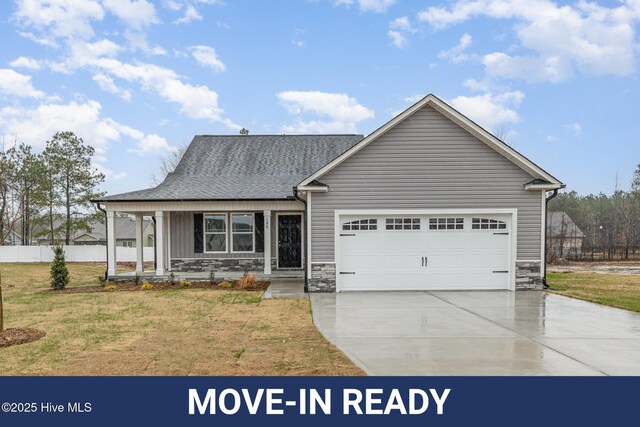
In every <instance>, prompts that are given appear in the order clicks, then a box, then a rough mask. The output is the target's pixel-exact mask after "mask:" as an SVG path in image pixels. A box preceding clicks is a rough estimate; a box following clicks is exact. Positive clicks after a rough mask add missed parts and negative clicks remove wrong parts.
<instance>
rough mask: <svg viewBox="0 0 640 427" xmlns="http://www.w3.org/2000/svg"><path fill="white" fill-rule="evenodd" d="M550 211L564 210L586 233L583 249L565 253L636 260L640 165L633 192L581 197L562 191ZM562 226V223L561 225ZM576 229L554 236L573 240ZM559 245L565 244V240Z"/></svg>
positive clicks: (639, 253) (639, 245) (639, 228)
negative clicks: (573, 231)
mask: <svg viewBox="0 0 640 427" xmlns="http://www.w3.org/2000/svg"><path fill="white" fill-rule="evenodd" d="M548 208H549V211H564V212H566V213H567V214H568V215H569V217H571V219H572V220H573V222H575V224H576V225H577V226H578V227H579V228H580V229H581V230H582V232H583V233H584V239H583V241H582V248H581V251H576V252H574V253H567V254H562V257H565V258H579V259H608V260H612V259H635V258H637V257H639V256H640V165H638V168H637V169H636V171H635V173H634V175H633V180H632V182H631V188H630V190H629V191H624V190H616V191H614V193H613V194H611V195H606V194H603V193H600V194H598V195H594V194H589V195H588V196H581V195H579V194H578V193H576V192H575V191H571V192H567V193H560V194H558V196H557V197H556V198H554V199H552V200H551V201H550V202H549V206H548ZM560 228H561V229H562V228H563V227H562V225H560ZM571 233H572V230H569V228H567V232H566V233H563V232H561V234H562V235H561V236H555V237H554V236H550V238H549V239H548V241H547V243H548V244H553V243H554V242H551V240H553V239H564V238H567V239H570V238H573V237H574V236H572V235H571ZM555 243H556V244H557V243H560V244H559V247H560V248H562V247H563V244H562V243H563V242H555Z"/></svg>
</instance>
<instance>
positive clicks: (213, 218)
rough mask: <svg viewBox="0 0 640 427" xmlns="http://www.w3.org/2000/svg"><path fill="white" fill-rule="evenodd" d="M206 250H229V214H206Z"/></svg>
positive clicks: (209, 251) (217, 251) (213, 251)
mask: <svg viewBox="0 0 640 427" xmlns="http://www.w3.org/2000/svg"><path fill="white" fill-rule="evenodd" d="M204 251H205V252H208V253H222V252H227V214H226V213H207V214H204Z"/></svg>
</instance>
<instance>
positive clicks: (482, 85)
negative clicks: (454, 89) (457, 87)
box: [463, 79, 490, 92]
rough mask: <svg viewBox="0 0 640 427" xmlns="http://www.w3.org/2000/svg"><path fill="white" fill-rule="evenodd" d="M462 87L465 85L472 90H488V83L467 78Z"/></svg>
mask: <svg viewBox="0 0 640 427" xmlns="http://www.w3.org/2000/svg"><path fill="white" fill-rule="evenodd" d="M463 85H464V87H467V88H469V89H471V90H473V91H480V92H489V86H490V85H489V84H488V83H487V82H486V81H478V80H476V79H467V80H465V81H464V83H463Z"/></svg>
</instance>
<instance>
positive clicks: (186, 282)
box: [180, 280, 191, 288]
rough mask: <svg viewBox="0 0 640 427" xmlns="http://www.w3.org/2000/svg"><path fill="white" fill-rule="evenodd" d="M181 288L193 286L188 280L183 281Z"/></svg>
mask: <svg viewBox="0 0 640 427" xmlns="http://www.w3.org/2000/svg"><path fill="white" fill-rule="evenodd" d="M180 286H182V287H183V288H188V287H189V286H191V282H190V281H188V280H181V281H180Z"/></svg>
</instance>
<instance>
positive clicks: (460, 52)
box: [438, 33, 473, 63]
mask: <svg viewBox="0 0 640 427" xmlns="http://www.w3.org/2000/svg"><path fill="white" fill-rule="evenodd" d="M472 43H473V38H472V37H471V36H470V35H469V34H467V33H464V34H463V35H462V37H460V41H459V42H458V44H457V45H455V46H454V47H452V48H451V49H449V50H443V51H441V52H440V53H438V58H443V59H448V60H450V61H451V62H453V63H458V62H463V61H466V60H468V59H469V58H470V56H469V54H467V53H465V51H466V50H467V48H468V47H469V46H471V44H472Z"/></svg>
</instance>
